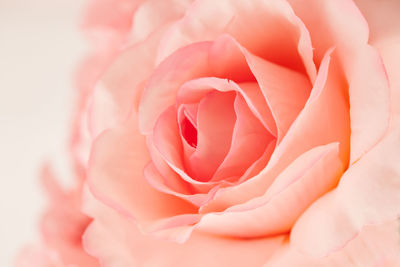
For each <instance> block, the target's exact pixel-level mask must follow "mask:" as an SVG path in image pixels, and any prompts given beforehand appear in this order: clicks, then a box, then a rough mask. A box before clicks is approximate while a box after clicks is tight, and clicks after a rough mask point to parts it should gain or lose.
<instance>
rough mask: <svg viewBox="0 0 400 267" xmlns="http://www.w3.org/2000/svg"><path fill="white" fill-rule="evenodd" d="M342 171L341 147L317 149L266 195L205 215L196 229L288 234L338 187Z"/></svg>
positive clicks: (290, 168)
mask: <svg viewBox="0 0 400 267" xmlns="http://www.w3.org/2000/svg"><path fill="white" fill-rule="evenodd" d="M342 171H343V166H342V163H341V160H340V158H339V155H338V145H337V144H330V145H326V146H322V147H316V148H314V149H312V150H310V151H308V152H306V153H305V154H303V155H301V156H300V157H299V158H297V159H296V160H295V161H294V162H293V163H292V164H291V165H290V166H288V167H287V168H286V169H285V171H283V172H282V173H281V174H280V175H279V176H278V177H277V178H276V180H275V182H274V183H273V184H272V186H271V187H270V188H269V189H268V190H267V192H266V193H265V195H263V196H261V197H257V198H254V199H252V200H250V201H249V202H247V203H244V204H241V205H236V206H232V207H230V208H228V209H227V210H225V211H224V212H220V213H209V214H205V215H204V216H203V218H202V219H201V221H200V222H199V223H198V225H197V226H196V227H197V228H198V229H201V230H203V231H207V232H211V233H215V234H222V235H227V236H236V237H260V236H268V235H276V234H281V233H285V232H288V231H290V229H291V227H292V226H293V224H294V223H295V222H296V220H297V218H298V217H299V216H300V215H301V214H302V213H303V212H304V211H305V210H306V208H307V207H309V206H310V205H311V204H312V203H313V202H314V201H315V200H316V199H317V198H319V197H320V196H322V195H323V194H325V193H326V192H328V191H329V190H331V189H332V188H333V187H334V186H335V185H336V184H337V182H338V180H339V177H340V175H341V174H342Z"/></svg>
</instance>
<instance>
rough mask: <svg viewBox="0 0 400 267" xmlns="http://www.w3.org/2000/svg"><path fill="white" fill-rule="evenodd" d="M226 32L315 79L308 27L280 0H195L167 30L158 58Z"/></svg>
mask: <svg viewBox="0 0 400 267" xmlns="http://www.w3.org/2000/svg"><path fill="white" fill-rule="evenodd" d="M210 6H212V7H213V8H212V9H210ZM238 14H239V15H238ZM249 29H251V31H249ZM266 29H268V30H266ZM224 33H228V34H230V35H232V36H233V37H234V38H235V39H237V40H238V41H239V43H241V44H242V45H243V46H244V47H246V48H247V49H249V50H250V51H251V52H253V53H254V54H256V55H258V56H260V57H263V58H265V59H267V60H270V61H272V62H274V63H278V64H281V65H285V66H287V67H290V68H292V69H296V70H304V69H306V70H307V73H308V74H309V76H310V78H311V80H314V79H315V76H316V71H315V66H314V63H313V61H312V55H313V52H312V46H311V41H310V36H309V34H308V32H307V29H306V28H305V26H304V25H303V23H302V22H301V20H300V19H299V18H298V17H297V16H296V15H295V14H294V12H293V10H292V9H291V7H290V5H289V4H288V3H287V2H286V1H281V0H276V1H262V0H254V1H240V0H234V1H231V0H221V1H217V2H216V1H213V0H206V1H198V2H195V3H194V4H193V5H192V6H191V7H190V8H189V9H188V11H187V12H186V14H185V16H184V18H183V19H182V20H181V21H179V22H177V23H176V25H174V26H173V27H172V28H171V29H170V30H169V31H168V32H167V33H166V35H165V37H164V39H163V41H162V46H161V48H160V50H159V57H158V58H159V60H158V61H160V60H162V59H164V58H165V57H166V56H168V55H170V54H171V53H172V52H173V51H175V50H176V49H178V48H180V47H183V46H185V45H188V44H190V43H193V42H199V41H205V40H213V39H216V38H217V37H218V36H219V35H221V34H224Z"/></svg>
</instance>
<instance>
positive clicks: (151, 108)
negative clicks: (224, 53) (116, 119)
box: [139, 42, 212, 134]
mask: <svg viewBox="0 0 400 267" xmlns="http://www.w3.org/2000/svg"><path fill="white" fill-rule="evenodd" d="M211 45H212V43H211V42H203V43H196V44H192V45H190V46H187V47H185V48H182V49H180V50H178V51H176V52H175V53H174V54H173V55H171V56H170V57H169V58H168V59H166V60H165V61H164V62H163V63H161V64H160V65H159V66H158V67H157V68H156V69H155V70H154V72H153V74H152V76H151V77H150V79H149V81H148V84H147V86H146V88H145V90H144V92H143V94H142V98H141V101H140V105H139V124H140V130H141V132H142V133H145V134H149V133H151V131H152V129H153V127H154V124H155V122H156V120H157V118H158V116H160V115H161V113H162V112H163V111H164V110H165V109H167V108H168V107H169V106H171V105H173V104H175V102H176V94H177V91H178V89H179V87H180V86H181V85H182V84H183V83H184V82H186V81H188V80H190V79H193V78H198V77H201V76H208V75H207V73H209V69H208V68H207V67H208V51H209V49H210V47H211Z"/></svg>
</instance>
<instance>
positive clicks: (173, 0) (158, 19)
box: [130, 0, 193, 42]
mask: <svg viewBox="0 0 400 267" xmlns="http://www.w3.org/2000/svg"><path fill="white" fill-rule="evenodd" d="M192 1H193V0H169V1H163V0H147V1H145V2H143V3H142V4H141V5H140V6H139V7H138V9H137V10H136V12H135V15H134V17H133V21H132V27H131V38H130V42H138V41H141V40H144V39H145V38H146V37H147V36H148V35H149V34H151V33H152V32H154V31H155V30H156V29H158V28H161V27H162V26H163V25H164V24H168V22H170V21H173V20H176V19H179V18H181V17H182V16H183V15H184V13H185V11H186V9H187V7H188V6H189V5H190V4H191V3H192ZM154 14H157V15H156V16H155V15H154Z"/></svg>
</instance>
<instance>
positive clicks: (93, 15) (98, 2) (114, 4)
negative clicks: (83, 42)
mask: <svg viewBox="0 0 400 267" xmlns="http://www.w3.org/2000/svg"><path fill="white" fill-rule="evenodd" d="M88 2H89V5H88V8H86V14H85V16H83V17H84V19H85V20H84V21H83V27H84V29H90V30H93V29H98V30H101V31H107V30H108V29H112V30H113V31H125V32H127V31H129V29H130V28H131V26H132V16H133V14H134V12H135V11H136V8H137V7H138V6H139V5H140V4H141V3H142V2H143V0H91V1H88Z"/></svg>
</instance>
